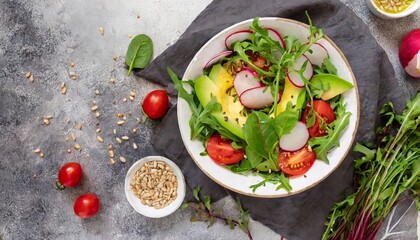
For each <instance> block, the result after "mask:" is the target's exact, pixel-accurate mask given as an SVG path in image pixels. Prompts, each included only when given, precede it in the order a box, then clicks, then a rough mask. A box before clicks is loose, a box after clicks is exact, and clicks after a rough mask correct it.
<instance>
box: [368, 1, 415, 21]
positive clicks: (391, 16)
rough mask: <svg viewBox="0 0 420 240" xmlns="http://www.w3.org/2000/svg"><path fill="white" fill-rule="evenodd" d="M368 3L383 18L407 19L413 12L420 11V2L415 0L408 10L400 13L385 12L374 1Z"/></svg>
mask: <svg viewBox="0 0 420 240" xmlns="http://www.w3.org/2000/svg"><path fill="white" fill-rule="evenodd" d="M367 1H368V2H369V3H370V5H371V6H372V7H373V8H374V9H375V11H377V12H378V13H379V14H381V15H383V16H386V17H387V18H390V19H395V18H402V17H406V16H408V15H410V14H412V13H413V12H415V11H417V9H419V7H420V0H414V1H413V3H412V4H411V5H410V6H409V7H408V8H406V9H405V10H404V11H402V12H399V13H389V12H385V11H384V10H382V9H380V8H379V7H378V6H377V5H376V4H375V3H374V0H367Z"/></svg>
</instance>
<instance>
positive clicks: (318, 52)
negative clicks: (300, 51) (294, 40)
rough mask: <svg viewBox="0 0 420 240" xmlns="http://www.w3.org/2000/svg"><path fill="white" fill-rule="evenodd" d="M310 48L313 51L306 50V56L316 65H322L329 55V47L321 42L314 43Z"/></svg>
mask: <svg viewBox="0 0 420 240" xmlns="http://www.w3.org/2000/svg"><path fill="white" fill-rule="evenodd" d="M309 49H310V50H312V53H310V52H306V53H305V56H306V57H307V58H308V59H309V61H311V63H312V64H314V65H318V66H322V63H323V62H324V59H325V58H328V57H329V55H328V51H327V49H325V47H324V46H323V45H322V44H321V43H314V44H313V45H312V46H311V48H309Z"/></svg>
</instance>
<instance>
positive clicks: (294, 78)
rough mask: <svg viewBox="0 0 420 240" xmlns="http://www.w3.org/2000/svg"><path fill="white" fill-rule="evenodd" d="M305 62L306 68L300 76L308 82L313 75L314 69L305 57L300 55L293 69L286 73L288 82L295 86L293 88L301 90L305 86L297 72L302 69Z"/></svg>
mask: <svg viewBox="0 0 420 240" xmlns="http://www.w3.org/2000/svg"><path fill="white" fill-rule="evenodd" d="M305 62H308V63H307V64H306V68H305V70H304V71H303V73H302V75H303V77H305V78H306V80H308V81H310V80H311V78H312V76H313V75H314V69H313V67H312V63H311V61H309V59H308V58H307V57H306V56H305V55H302V56H301V57H300V58H299V59H298V60H297V61H296V62H295V65H294V66H293V69H289V72H288V73H287V76H288V77H289V79H290V82H291V83H292V84H293V85H295V87H298V88H303V87H304V86H305V82H304V81H303V79H302V77H301V76H300V74H299V71H300V70H301V69H302V67H303V65H304V63H305Z"/></svg>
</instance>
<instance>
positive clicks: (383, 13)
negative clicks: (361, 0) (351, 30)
mask: <svg viewBox="0 0 420 240" xmlns="http://www.w3.org/2000/svg"><path fill="white" fill-rule="evenodd" d="M366 2H367V5H368V7H369V9H370V10H371V11H372V13H373V14H375V15H376V16H378V17H380V18H383V19H395V18H402V17H406V16H408V15H410V14H412V13H413V12H415V11H417V9H419V7H420V0H367V1H366Z"/></svg>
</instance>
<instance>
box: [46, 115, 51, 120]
mask: <svg viewBox="0 0 420 240" xmlns="http://www.w3.org/2000/svg"><path fill="white" fill-rule="evenodd" d="M44 118H45V119H48V120H50V119H52V118H53V116H52V115H47V116H45V117H44Z"/></svg>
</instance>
